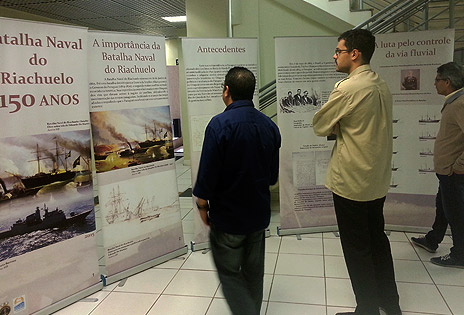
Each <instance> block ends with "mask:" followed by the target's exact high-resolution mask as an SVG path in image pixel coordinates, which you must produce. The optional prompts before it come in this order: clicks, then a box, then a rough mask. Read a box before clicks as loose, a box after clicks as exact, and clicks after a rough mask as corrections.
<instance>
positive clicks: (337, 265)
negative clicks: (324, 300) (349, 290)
mask: <svg viewBox="0 0 464 315" xmlns="http://www.w3.org/2000/svg"><path fill="white" fill-rule="evenodd" d="M324 264H325V276H326V277H329V278H344V279H349V275H348V270H347V269H346V264H345V259H344V258H343V257H342V256H325V257H324Z"/></svg>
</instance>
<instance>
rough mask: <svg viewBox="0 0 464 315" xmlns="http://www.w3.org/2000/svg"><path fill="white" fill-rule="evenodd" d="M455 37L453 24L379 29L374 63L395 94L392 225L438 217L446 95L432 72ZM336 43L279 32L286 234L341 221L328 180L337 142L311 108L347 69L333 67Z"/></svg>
mask: <svg viewBox="0 0 464 315" xmlns="http://www.w3.org/2000/svg"><path fill="white" fill-rule="evenodd" d="M453 43H454V30H439V31H423V32H408V33H391V34H380V35H376V46H377V47H376V51H375V53H374V57H373V58H372V60H371V66H372V68H373V70H374V71H376V72H378V73H379V75H380V76H381V77H382V78H383V79H384V80H385V81H387V83H388V85H389V88H390V90H391V92H392V94H393V115H394V119H393V131H394V136H393V137H394V140H393V142H394V144H393V161H392V182H391V184H390V192H389V194H388V196H387V201H386V204H385V220H386V223H387V228H389V229H399V230H409V231H419V230H420V231H422V230H425V228H430V226H431V224H432V223H433V218H434V215H435V195H436V193H437V190H438V182H437V179H436V177H435V172H434V170H433V143H434V140H435V137H436V134H437V132H438V127H439V122H440V110H441V108H442V104H443V102H444V98H443V96H440V95H438V94H437V93H436V90H435V87H434V79H435V76H436V69H437V67H438V66H439V65H441V64H443V63H446V62H449V61H452V58H453ZM336 45H337V38H336V37H289V38H276V40H275V48H276V73H277V101H278V105H277V106H278V109H277V117H278V123H279V128H280V130H281V133H282V149H281V159H280V174H279V182H280V211H281V228H280V231H279V232H280V234H281V235H284V234H295V233H302V232H317V231H329V230H335V229H336V219H335V213H334V211H333V204H332V196H331V192H330V191H328V190H327V189H326V188H325V187H324V182H325V173H326V169H327V165H328V161H329V159H330V155H331V150H332V143H331V140H328V139H326V138H323V137H317V136H315V134H314V132H313V130H312V118H313V115H314V113H315V112H316V111H317V110H318V109H319V108H320V107H321V106H322V105H323V104H324V103H325V102H326V101H327V100H328V97H329V95H330V92H331V91H332V90H333V86H334V84H335V83H336V82H337V81H338V80H340V79H343V78H345V77H346V74H343V73H337V72H336V71H335V64H334V60H333V58H332V56H333V51H334V49H335V47H336ZM288 47H292V49H288Z"/></svg>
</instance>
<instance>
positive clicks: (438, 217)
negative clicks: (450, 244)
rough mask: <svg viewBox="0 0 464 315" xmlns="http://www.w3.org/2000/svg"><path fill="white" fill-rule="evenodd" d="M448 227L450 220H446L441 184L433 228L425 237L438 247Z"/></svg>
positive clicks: (436, 201)
mask: <svg viewBox="0 0 464 315" xmlns="http://www.w3.org/2000/svg"><path fill="white" fill-rule="evenodd" d="M447 228H448V220H446V216H445V212H444V211H443V203H442V199H441V190H440V186H438V193H437V197H436V198H435V221H434V222H433V225H432V230H431V231H429V232H428V233H427V234H426V235H425V238H426V239H427V241H428V242H429V244H430V245H432V246H433V247H437V246H438V245H439V244H440V243H441V242H442V241H443V238H444V237H445V234H446V229H447Z"/></svg>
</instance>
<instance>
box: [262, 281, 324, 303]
mask: <svg viewBox="0 0 464 315" xmlns="http://www.w3.org/2000/svg"><path fill="white" fill-rule="evenodd" d="M269 302H293V303H304V304H319V305H325V285H324V279H323V278H315V277H301V276H283V275H275V276H274V281H273V283H272V287H271V296H270V298H269Z"/></svg>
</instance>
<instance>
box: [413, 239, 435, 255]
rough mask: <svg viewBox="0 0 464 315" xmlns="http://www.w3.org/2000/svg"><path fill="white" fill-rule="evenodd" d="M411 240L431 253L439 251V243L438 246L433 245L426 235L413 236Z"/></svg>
mask: <svg viewBox="0 0 464 315" xmlns="http://www.w3.org/2000/svg"><path fill="white" fill-rule="evenodd" d="M411 241H412V243H413V244H414V245H416V246H419V247H422V248H423V249H425V250H426V251H428V252H429V253H435V252H436V251H437V248H438V245H437V246H432V245H431V244H430V243H429V241H428V240H427V238H425V236H420V237H411Z"/></svg>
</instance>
